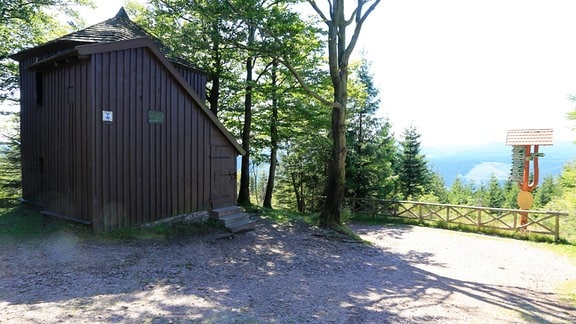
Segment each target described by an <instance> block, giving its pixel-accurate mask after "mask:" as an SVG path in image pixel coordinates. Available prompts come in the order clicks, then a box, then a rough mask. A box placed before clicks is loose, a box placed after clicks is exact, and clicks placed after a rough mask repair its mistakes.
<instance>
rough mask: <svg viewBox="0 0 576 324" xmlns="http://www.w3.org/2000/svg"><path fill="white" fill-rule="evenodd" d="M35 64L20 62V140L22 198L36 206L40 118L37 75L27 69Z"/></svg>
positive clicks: (30, 61) (26, 60)
mask: <svg viewBox="0 0 576 324" xmlns="http://www.w3.org/2000/svg"><path fill="white" fill-rule="evenodd" d="M32 63H34V58H33V57H30V58H27V59H25V60H23V61H21V62H20V121H21V122H20V139H21V143H22V144H21V148H20V149H21V154H22V197H23V198H24V199H25V200H27V201H29V202H31V203H34V204H37V205H41V204H42V202H41V201H40V199H39V195H40V192H41V188H40V179H39V157H40V153H39V146H40V136H39V135H38V134H37V132H36V131H37V130H38V127H39V122H38V121H39V116H38V113H37V112H36V108H35V106H36V103H35V93H36V86H35V73H34V72H32V71H29V70H28V69H27V68H28V66H30V65H31V64H32Z"/></svg>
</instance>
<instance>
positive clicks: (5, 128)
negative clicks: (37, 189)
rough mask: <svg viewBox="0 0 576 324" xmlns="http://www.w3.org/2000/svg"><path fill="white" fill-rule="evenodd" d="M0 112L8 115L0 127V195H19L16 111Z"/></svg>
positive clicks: (17, 121)
mask: <svg viewBox="0 0 576 324" xmlns="http://www.w3.org/2000/svg"><path fill="white" fill-rule="evenodd" d="M0 114H2V115H5V116H6V117H9V120H7V122H6V123H3V124H2V127H1V128H0V170H1V171H0V195H1V196H7V197H19V196H20V195H21V188H22V179H21V176H20V133H19V118H18V114H17V113H12V112H0Z"/></svg>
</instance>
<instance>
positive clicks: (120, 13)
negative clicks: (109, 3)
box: [114, 7, 130, 19]
mask: <svg viewBox="0 0 576 324" xmlns="http://www.w3.org/2000/svg"><path fill="white" fill-rule="evenodd" d="M114 18H128V19H130V18H129V17H128V14H127V13H126V10H124V7H121V8H120V10H118V13H117V14H116V16H114Z"/></svg>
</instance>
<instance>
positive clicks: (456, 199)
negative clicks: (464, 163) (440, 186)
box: [448, 177, 474, 205]
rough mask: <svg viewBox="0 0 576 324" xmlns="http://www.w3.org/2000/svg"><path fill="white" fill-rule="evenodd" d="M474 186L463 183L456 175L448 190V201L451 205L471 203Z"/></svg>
mask: <svg viewBox="0 0 576 324" xmlns="http://www.w3.org/2000/svg"><path fill="white" fill-rule="evenodd" d="M473 194H474V188H473V187H472V185H471V184H465V183H464V182H463V181H462V179H461V178H460V177H457V178H456V179H455V180H454V182H452V186H451V187H450V190H449V191H448V201H449V202H450V204H453V205H470V204H472V200H473Z"/></svg>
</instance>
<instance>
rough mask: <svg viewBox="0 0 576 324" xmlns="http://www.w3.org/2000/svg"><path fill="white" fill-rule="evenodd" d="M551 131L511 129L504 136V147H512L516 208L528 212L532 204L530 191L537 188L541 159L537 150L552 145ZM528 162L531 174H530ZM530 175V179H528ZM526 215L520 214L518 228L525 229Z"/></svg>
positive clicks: (512, 175) (547, 129)
mask: <svg viewBox="0 0 576 324" xmlns="http://www.w3.org/2000/svg"><path fill="white" fill-rule="evenodd" d="M552 138H553V130H552V129H549V128H545V129H513V130H509V131H508V133H507V134H506V145H512V169H511V178H512V181H515V182H517V183H518V187H519V188H520V193H518V207H519V208H520V209H522V210H529V209H530V208H531V207H532V204H533V203H534V197H533V196H532V191H534V189H536V186H538V176H539V174H538V158H539V157H543V156H544V154H543V153H539V152H538V149H539V146H541V145H552V144H553V141H552ZM530 162H532V166H533V172H532V173H530ZM531 175H532V179H530V178H531V177H530V176H531ZM527 223H528V213H527V212H526V213H521V218H520V226H521V227H522V228H523V229H526V224H527Z"/></svg>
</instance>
